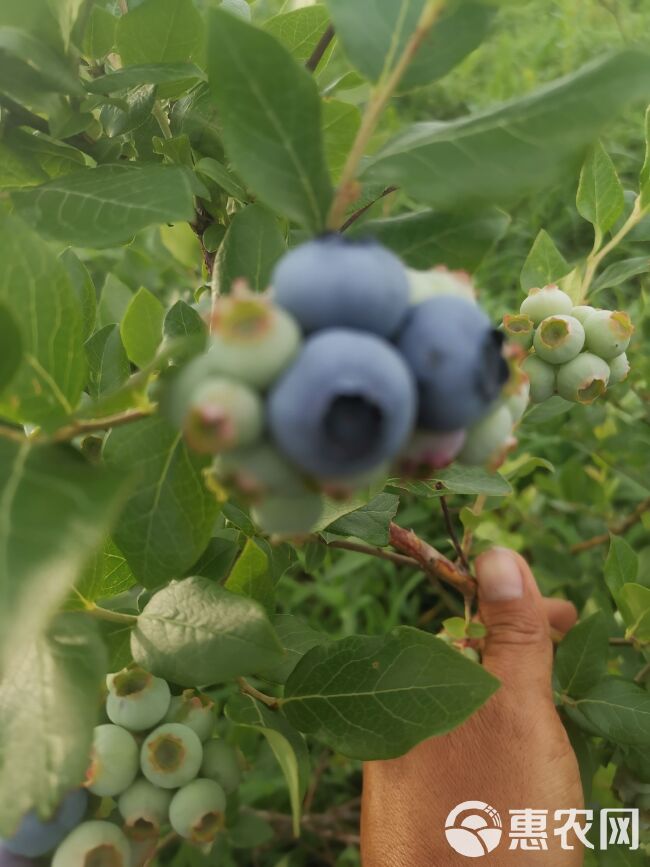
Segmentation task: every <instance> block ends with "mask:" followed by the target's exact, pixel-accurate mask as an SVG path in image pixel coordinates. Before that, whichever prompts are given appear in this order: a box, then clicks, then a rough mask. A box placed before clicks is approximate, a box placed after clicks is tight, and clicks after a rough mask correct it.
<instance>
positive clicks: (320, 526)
mask: <svg viewBox="0 0 650 867" xmlns="http://www.w3.org/2000/svg"><path fill="white" fill-rule="evenodd" d="M383 489H384V480H383V479H382V480H381V482H374V483H373V484H372V485H370V486H369V487H367V488H363V489H361V490H358V491H356V493H354V494H352V496H350V497H347V498H346V499H343V500H342V499H340V497H339V498H336V499H335V498H334V497H323V510H322V512H321V515H320V518H319V519H318V522H317V523H316V524H315V525H314V526H313V527H312V533H320V531H321V530H324V529H325V527H329V526H330V524H333V523H334V521H337V520H338V519H339V518H342V517H343V516H344V515H349V514H350V512H355V511H356V510H357V509H360V508H361V507H362V506H365V505H366V504H367V503H369V502H370V501H371V500H372V499H373V498H374V497H376V496H377V494H380V493H381V492H382V491H383Z"/></svg>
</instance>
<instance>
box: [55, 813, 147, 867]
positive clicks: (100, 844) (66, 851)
mask: <svg viewBox="0 0 650 867" xmlns="http://www.w3.org/2000/svg"><path fill="white" fill-rule="evenodd" d="M130 864H131V847H130V845H129V841H128V840H127V838H126V836H125V835H124V833H123V832H122V831H121V830H120V829H119V828H118V827H117V825H112V824H111V823H110V822H83V823H82V824H81V825H78V826H77V827H76V828H75V829H74V831H72V832H71V833H70V834H68V836H67V837H66V838H65V840H64V841H63V843H61V845H60V846H59V848H58V849H57V850H56V852H55V853H54V858H53V859H52V867H130Z"/></svg>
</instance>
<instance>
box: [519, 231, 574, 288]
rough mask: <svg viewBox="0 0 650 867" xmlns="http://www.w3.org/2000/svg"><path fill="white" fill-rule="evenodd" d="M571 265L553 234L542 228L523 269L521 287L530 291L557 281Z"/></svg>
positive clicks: (566, 272) (567, 271)
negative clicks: (558, 246) (552, 236)
mask: <svg viewBox="0 0 650 867" xmlns="http://www.w3.org/2000/svg"><path fill="white" fill-rule="evenodd" d="M570 270H571V266H570V265H569V263H568V262H567V261H566V259H565V258H564V256H563V255H562V254H561V253H560V251H559V250H558V248H557V247H556V246H555V243H554V242H553V239H552V238H551V236H550V235H549V234H548V233H547V232H545V231H544V229H540V231H539V233H538V235H537V237H536V238H535V241H534V243H533V246H532V247H531V248H530V253H529V254H528V256H527V257H526V261H525V262H524V266H523V268H522V269H521V288H522V289H523V290H524V291H525V292H528V291H529V290H530V289H536V288H539V287H542V286H548V284H549V283H557V281H558V280H559V279H560V277H564V275H565V274H568V273H569V271H570Z"/></svg>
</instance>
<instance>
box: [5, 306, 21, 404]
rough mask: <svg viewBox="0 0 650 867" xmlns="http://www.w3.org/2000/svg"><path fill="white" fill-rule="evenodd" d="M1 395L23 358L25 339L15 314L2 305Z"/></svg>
mask: <svg viewBox="0 0 650 867" xmlns="http://www.w3.org/2000/svg"><path fill="white" fill-rule="evenodd" d="M0 346H2V353H0V393H1V392H3V391H4V390H5V389H6V388H7V386H8V385H9V384H10V383H11V380H12V379H13V378H14V376H15V375H16V373H17V371H18V368H19V367H20V364H21V361H22V358H23V339H22V337H21V336H20V328H19V326H18V323H17V322H16V320H15V318H14V315H13V313H12V312H11V310H10V309H9V308H8V307H7V306H6V305H5V304H1V303H0Z"/></svg>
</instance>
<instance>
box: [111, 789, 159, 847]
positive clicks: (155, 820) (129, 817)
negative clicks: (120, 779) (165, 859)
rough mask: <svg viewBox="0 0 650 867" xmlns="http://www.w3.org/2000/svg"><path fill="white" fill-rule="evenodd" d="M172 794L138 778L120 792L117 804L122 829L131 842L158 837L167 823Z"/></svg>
mask: <svg viewBox="0 0 650 867" xmlns="http://www.w3.org/2000/svg"><path fill="white" fill-rule="evenodd" d="M171 800H172V794H171V792H170V791H169V789H161V788H159V787H158V786H154V784H153V783H150V782H149V780H144V779H142V778H140V779H139V780H136V781H135V783H133V785H132V786H129V788H128V789H127V790H126V791H125V792H122V794H121V795H120V797H119V800H118V802H117V807H118V809H119V811H120V815H121V816H122V818H123V819H124V829H125V831H126V833H127V835H128V836H129V837H130V838H131V839H133V840H145V839H147V838H149V837H156V836H158V834H159V832H160V829H161V827H162V826H163V825H164V824H165V823H166V822H167V819H168V816H169V805H170V804H171Z"/></svg>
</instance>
